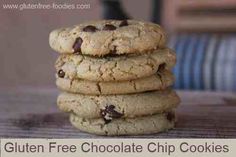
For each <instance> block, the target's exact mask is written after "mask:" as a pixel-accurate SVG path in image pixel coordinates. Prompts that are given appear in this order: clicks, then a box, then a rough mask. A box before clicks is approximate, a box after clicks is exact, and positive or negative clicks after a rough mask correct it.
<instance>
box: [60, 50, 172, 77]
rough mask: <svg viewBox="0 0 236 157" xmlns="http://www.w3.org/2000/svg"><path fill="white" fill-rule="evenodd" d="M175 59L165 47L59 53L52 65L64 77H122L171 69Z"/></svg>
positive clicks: (138, 75)
mask: <svg viewBox="0 0 236 157" xmlns="http://www.w3.org/2000/svg"><path fill="white" fill-rule="evenodd" d="M175 63H176V55H175V53H174V52H173V51H172V50H171V49H168V48H165V49H159V50H154V51H153V52H151V53H146V54H141V55H131V56H127V55H123V56H119V57H106V58H94V57H88V56H84V55H61V56H59V58H58V59H57V61H56V64H55V67H56V70H57V72H58V74H59V72H60V71H63V72H64V73H65V75H64V76H63V78H69V79H71V80H73V79H84V80H90V81H124V80H133V79H137V78H142V77H147V76H150V75H153V74H155V73H156V72H158V70H159V69H160V68H161V69H163V68H164V69H168V70H170V69H171V68H172V67H173V66H174V65H175Z"/></svg>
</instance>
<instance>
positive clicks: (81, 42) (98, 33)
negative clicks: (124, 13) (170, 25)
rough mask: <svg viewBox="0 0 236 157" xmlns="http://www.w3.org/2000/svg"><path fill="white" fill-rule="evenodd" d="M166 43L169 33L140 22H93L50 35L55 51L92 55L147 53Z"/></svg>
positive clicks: (50, 41)
mask: <svg viewBox="0 0 236 157" xmlns="http://www.w3.org/2000/svg"><path fill="white" fill-rule="evenodd" d="M165 43H166V34H165V32H164V31H163V29H162V28H161V27H160V26H159V25H157V24H154V23H149V22H142V21H136V20H124V21H118V20H117V21H116V20H103V21H90V22H86V23H83V24H78V25H75V26H73V27H68V28H60V29H57V30H54V31H52V32H51V33H50V35H49V44H50V46H51V48H52V49H54V50H55V51H57V52H59V53H70V54H72V53H78V54H85V55H91V56H104V55H107V54H130V53H146V52H148V51H151V50H154V49H158V48H163V47H165Z"/></svg>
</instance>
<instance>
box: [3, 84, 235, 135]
mask: <svg viewBox="0 0 236 157" xmlns="http://www.w3.org/2000/svg"><path fill="white" fill-rule="evenodd" d="M57 94H58V91H57V90H56V89H34V88H18V89H4V90H3V89H1V90H0V108H1V110H0V137H1V138H8V137H11V138H22V137H23V138H28V137H31V138H107V137H104V136H96V135H91V134H87V133H83V132H80V131H79V130H77V129H75V128H74V127H72V126H71V125H70V123H69V121H68V115H67V114H64V113H62V112H60V111H59V110H58V109H57V107H56V97H57ZM178 94H179V95H180V97H181V99H182V103H181V105H180V107H179V108H178V110H177V115H178V123H177V125H176V128H175V129H172V130H170V131H168V132H165V133H160V134H152V135H143V136H124V137H126V138H133V137H135V138H236V94H235V93H215V92H189V91H178ZM114 138H117V137H114Z"/></svg>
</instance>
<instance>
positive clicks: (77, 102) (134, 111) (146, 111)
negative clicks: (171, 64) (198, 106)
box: [57, 89, 180, 118]
mask: <svg viewBox="0 0 236 157" xmlns="http://www.w3.org/2000/svg"><path fill="white" fill-rule="evenodd" d="M179 102H180V99H179V97H178V96H177V94H176V93H175V91H173V90H170V89H166V90H164V91H151V92H145V93H137V94H127V95H105V96H102V95H97V96H96V95H94V96H92V95H83V94H72V93H61V94H60V95H59V96H58V99H57V105H58V107H59V109H61V110H62V111H64V112H72V113H75V114H76V115H77V116H79V117H83V118H102V117H103V116H102V115H101V110H103V109H104V108H106V106H109V105H113V106H114V110H115V111H116V112H118V113H121V114H122V115H123V116H122V117H137V116H144V115H152V114H156V113H162V112H164V111H168V110H170V109H171V108H175V107H177V106H178V104H179Z"/></svg>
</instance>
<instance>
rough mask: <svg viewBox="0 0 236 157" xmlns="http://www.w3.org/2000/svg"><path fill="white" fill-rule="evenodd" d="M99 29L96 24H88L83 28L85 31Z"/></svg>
mask: <svg viewBox="0 0 236 157" xmlns="http://www.w3.org/2000/svg"><path fill="white" fill-rule="evenodd" d="M97 30H98V29H97V28H96V27H95V26H92V25H88V26H86V27H84V28H83V31H84V32H96V31H97Z"/></svg>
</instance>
